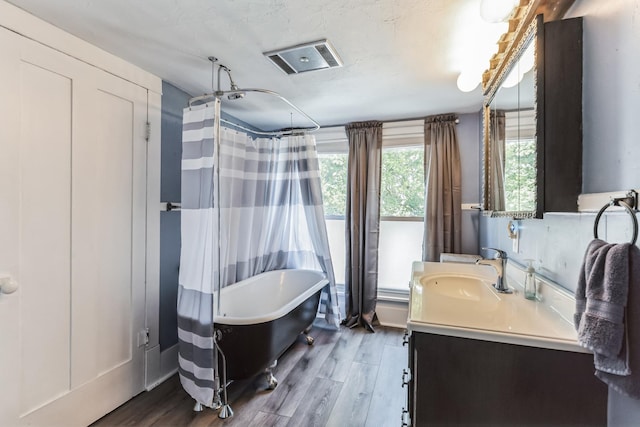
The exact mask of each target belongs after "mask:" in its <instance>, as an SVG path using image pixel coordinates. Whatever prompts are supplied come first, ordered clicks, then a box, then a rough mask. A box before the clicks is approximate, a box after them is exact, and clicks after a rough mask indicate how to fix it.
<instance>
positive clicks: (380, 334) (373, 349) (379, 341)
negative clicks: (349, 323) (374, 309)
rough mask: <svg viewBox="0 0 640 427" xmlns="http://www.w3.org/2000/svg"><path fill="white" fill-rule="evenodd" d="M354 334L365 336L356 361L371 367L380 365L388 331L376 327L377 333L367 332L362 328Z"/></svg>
mask: <svg viewBox="0 0 640 427" xmlns="http://www.w3.org/2000/svg"><path fill="white" fill-rule="evenodd" d="M353 332H354V333H360V334H363V337H362V343H361V345H360V348H359V349H358V352H357V353H356V357H355V358H354V361H355V362H358V363H367V364H370V365H379V364H380V359H381V358H382V350H383V348H384V342H385V339H386V334H387V331H386V329H385V328H384V327H382V326H378V327H376V333H371V332H368V331H365V330H364V329H362V328H357V329H356V330H354V331H353Z"/></svg>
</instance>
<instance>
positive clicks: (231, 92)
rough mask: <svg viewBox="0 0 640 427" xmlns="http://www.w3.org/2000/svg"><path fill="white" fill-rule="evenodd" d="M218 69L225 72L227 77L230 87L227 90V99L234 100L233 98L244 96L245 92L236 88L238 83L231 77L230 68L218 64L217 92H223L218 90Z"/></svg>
mask: <svg viewBox="0 0 640 427" xmlns="http://www.w3.org/2000/svg"><path fill="white" fill-rule="evenodd" d="M220 71H224V72H225V73H227V76H228V77H229V85H230V86H231V88H230V89H229V91H228V92H227V93H228V95H227V99H230V100H232V101H233V100H235V99H242V98H244V96H245V92H244V91H241V90H240V89H239V88H238V85H236V82H234V81H233V77H231V70H230V69H229V68H228V67H226V66H224V65H222V64H220V65H218V93H220V94H223V93H225V92H223V91H221V90H220Z"/></svg>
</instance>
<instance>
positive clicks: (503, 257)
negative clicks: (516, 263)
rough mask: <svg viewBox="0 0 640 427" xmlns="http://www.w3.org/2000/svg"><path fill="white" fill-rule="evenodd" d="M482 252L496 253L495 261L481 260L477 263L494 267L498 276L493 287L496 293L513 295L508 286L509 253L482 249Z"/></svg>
mask: <svg viewBox="0 0 640 427" xmlns="http://www.w3.org/2000/svg"><path fill="white" fill-rule="evenodd" d="M482 250H485V251H488V250H491V251H495V252H496V255H495V257H494V258H493V259H479V260H478V261H476V264H478V265H490V266H492V267H493V268H494V269H495V270H496V273H497V275H498V278H497V279H496V283H495V285H493V287H494V288H496V291H498V292H500V293H503V294H510V293H512V292H513V291H512V290H511V289H510V288H509V286H507V275H506V273H507V253H506V252H505V251H502V250H500V249H495V248H482Z"/></svg>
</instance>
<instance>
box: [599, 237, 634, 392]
mask: <svg viewBox="0 0 640 427" xmlns="http://www.w3.org/2000/svg"><path fill="white" fill-rule="evenodd" d="M629 301H630V302H631V303H630V304H628V305H627V310H626V314H625V326H626V328H625V332H626V337H627V341H626V348H623V350H626V357H627V365H628V368H629V371H630V373H629V375H625V376H621V375H614V374H611V373H608V372H604V371H596V376H597V377H598V378H600V380H602V381H603V382H604V383H606V384H608V385H609V386H610V387H612V388H613V389H615V390H616V391H618V392H619V393H622V394H624V395H627V396H629V397H631V398H634V399H640V249H638V247H636V246H631V247H630V249H629Z"/></svg>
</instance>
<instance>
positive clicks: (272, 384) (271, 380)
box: [266, 372, 278, 390]
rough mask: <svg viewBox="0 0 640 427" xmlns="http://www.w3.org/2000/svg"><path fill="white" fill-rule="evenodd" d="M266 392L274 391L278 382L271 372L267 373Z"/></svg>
mask: <svg viewBox="0 0 640 427" xmlns="http://www.w3.org/2000/svg"><path fill="white" fill-rule="evenodd" d="M266 375H267V390H275V388H276V387H278V380H277V379H276V377H274V376H273V374H272V373H271V372H267V374H266Z"/></svg>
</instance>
